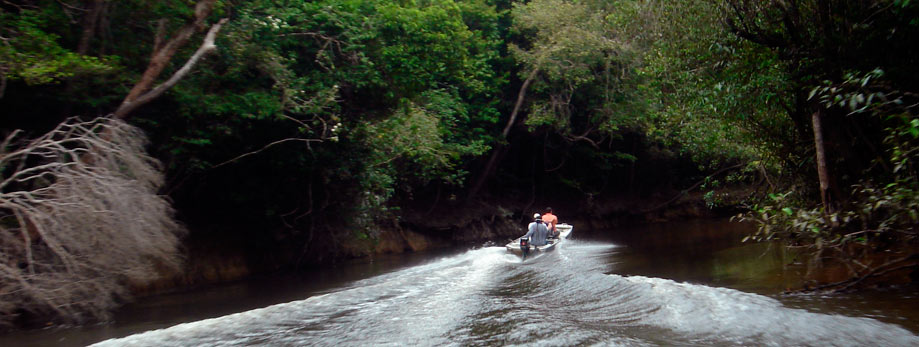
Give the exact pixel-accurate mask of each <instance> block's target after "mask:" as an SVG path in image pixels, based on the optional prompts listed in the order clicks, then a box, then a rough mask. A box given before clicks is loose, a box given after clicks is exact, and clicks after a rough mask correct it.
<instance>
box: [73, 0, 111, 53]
mask: <svg viewBox="0 0 919 347" xmlns="http://www.w3.org/2000/svg"><path fill="white" fill-rule="evenodd" d="M105 1H106V0H92V5H91V7H90V9H89V13H88V14H86V17H84V18H83V33H82V34H81V35H80V43H79V44H78V45H77V53H79V54H80V55H86V53H88V52H89V45H90V43H91V42H92V39H93V36H95V35H96V27H98V25H97V23H98V22H99V15H100V14H102V10H103V9H104V8H105Z"/></svg>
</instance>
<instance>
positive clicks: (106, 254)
mask: <svg viewBox="0 0 919 347" xmlns="http://www.w3.org/2000/svg"><path fill="white" fill-rule="evenodd" d="M16 136H17V133H14V134H13V135H11V136H10V137H8V138H7V139H6V141H5V142H4V143H3V149H7V148H8V147H9V145H10V144H11V143H13V142H15V141H16ZM145 144H146V137H145V136H144V134H143V132H142V131H141V130H139V129H138V128H136V127H133V126H131V125H128V124H127V123H124V122H122V121H119V120H115V119H111V118H98V119H96V120H93V121H89V122H83V121H79V120H78V119H76V118H72V119H69V120H68V121H66V122H64V123H62V124H61V125H59V126H58V127H57V128H56V129H54V130H53V131H51V132H49V133H47V134H45V135H44V136H42V137H39V138H37V139H35V140H32V141H30V142H28V143H25V144H24V145H21V147H20V148H18V149H16V150H13V151H9V152H2V153H0V168H2V170H3V171H2V181H0V325H11V324H14V323H17V322H16V321H17V320H23V319H25V320H31V319H34V318H36V317H46V318H48V319H50V320H54V321H57V322H58V323H81V322H86V321H89V320H98V319H106V318H108V317H109V312H110V310H111V309H112V308H114V307H116V305H117V304H118V301H119V299H123V298H124V297H125V295H126V294H127V293H126V288H127V286H126V285H127V284H130V283H144V282H147V281H150V280H152V279H155V278H156V277H158V275H159V271H158V269H169V268H177V267H178V266H179V265H180V263H181V257H180V255H179V252H178V247H179V236H180V235H182V233H183V229H182V227H181V226H180V225H179V224H178V223H177V222H175V220H174V219H173V210H172V207H171V206H170V204H169V202H168V201H166V200H165V198H164V197H162V196H160V195H157V193H156V192H157V190H158V189H159V187H160V186H161V185H162V183H163V177H162V174H161V173H160V170H159V163H158V162H157V161H156V160H155V159H153V158H151V157H149V156H147V155H146V154H145V150H144V145H145ZM18 323H19V324H22V323H25V322H18Z"/></svg>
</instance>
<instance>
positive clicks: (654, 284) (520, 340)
mask: <svg viewBox="0 0 919 347" xmlns="http://www.w3.org/2000/svg"><path fill="white" fill-rule="evenodd" d="M616 252H617V248H616V247H615V246H613V245H609V244H598V243H579V242H576V241H569V242H567V243H566V244H563V245H562V246H561V247H559V249H558V250H557V251H556V252H553V253H550V254H547V255H546V256H543V257H539V258H537V259H533V260H532V261H531V260H527V262H524V263H521V261H520V260H519V259H518V258H516V257H514V256H511V255H508V254H507V253H506V252H505V250H504V249H503V248H502V247H488V248H482V249H477V250H471V251H468V252H466V253H463V254H460V255H457V256H451V257H445V258H442V259H439V260H437V261H433V262H430V263H428V264H425V265H420V266H415V267H412V268H408V269H404V270H401V271H396V272H392V273H388V274H384V275H381V276H376V277H373V278H369V279H366V280H361V281H357V282H354V283H353V284H351V285H349V286H347V287H344V288H340V289H339V290H337V291H333V292H330V293H327V294H324V295H319V296H314V297H311V298H308V299H305V300H301V301H295V302H289V303H284V304H279V305H274V306H269V307H265V308H261V309H257V310H252V311H247V312H242V313H237V314H233V315H228V316H224V317H219V318H214V319H208V320H203V321H198V322H192V323H186V324H180V325H176V326H173V327H170V328H167V329H161V330H155V331H148V332H145V333H141V334H137V335H132V336H128V337H125V338H121V339H113V340H108V341H103V342H101V343H99V344H98V345H99V346H169V345H174V346H189V345H195V346H225V345H226V346H235V345H269V344H270V345H328V346H331V345H366V344H374V345H406V344H410V345H451V344H462V345H466V344H477V345H483V344H484V345H494V344H500V345H533V344H536V345H574V344H588V345H589V344H599V345H661V344H666V345H673V344H683V345H685V344H705V345H738V344H746V345H751V344H752V345H775V346H781V345H877V344H881V345H887V346H910V345H919V337H917V336H916V335H914V334H913V333H911V332H909V331H907V330H905V329H902V328H900V327H898V326H895V325H891V324H886V323H881V322H879V321H876V320H873V319H869V318H856V317H846V316H840V315H826V314H819V313H813V312H809V311H805V310H801V309H792V308H787V307H784V306H783V305H782V304H781V303H780V302H778V301H777V300H775V299H772V298H769V297H766V296H761V295H756V294H750V293H744V292H740V291H737V290H732V289H725V288H714V287H708V286H704V285H696V284H688V283H678V282H674V281H671V280H666V279H660V278H649V277H641V276H630V277H624V276H620V275H616V274H608V273H609V272H610V271H612V272H615V269H614V264H615V261H613V262H611V261H610V257H611V256H613V258H615V254H616Z"/></svg>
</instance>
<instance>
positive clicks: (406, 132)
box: [0, 0, 919, 315]
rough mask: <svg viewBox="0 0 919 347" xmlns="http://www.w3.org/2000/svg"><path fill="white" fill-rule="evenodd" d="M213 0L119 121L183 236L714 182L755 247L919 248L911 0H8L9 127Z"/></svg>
mask: <svg viewBox="0 0 919 347" xmlns="http://www.w3.org/2000/svg"><path fill="white" fill-rule="evenodd" d="M202 4H206V5H207V6H209V7H208V9H209V12H208V13H209V15H208V16H206V17H205V18H203V23H197V24H196V25H192V26H190V27H191V28H196V31H195V34H194V36H192V37H191V39H190V40H188V42H186V43H185V44H184V45H182V46H181V47H179V48H178V50H177V52H176V54H175V56H174V57H172V59H171V60H168V62H167V64H166V65H165V73H166V74H172V73H173V72H174V71H177V70H179V68H180V67H182V65H183V64H184V63H185V61H186V59H188V58H189V57H190V56H192V54H193V53H194V52H195V51H196V49H198V46H199V44H200V42H201V40H202V39H203V37H204V33H205V32H206V31H207V28H208V27H211V26H212V25H214V24H215V23H218V20H220V19H222V18H226V19H228V21H227V22H226V24H225V25H224V27H223V28H222V30H221V31H220V32H219V33H218V34H217V36H216V42H215V44H216V46H217V49H216V51H214V52H212V53H211V54H209V55H207V56H205V57H204V58H203V59H202V60H200V61H198V62H197V64H196V65H194V66H193V68H192V70H191V72H190V73H189V74H187V75H185V76H184V78H182V79H181V80H180V81H179V82H178V83H177V84H175V85H174V86H173V87H172V88H170V89H168V90H167V91H166V92H165V93H164V94H162V95H161V96H160V97H158V98H156V99H155V100H153V101H152V102H150V103H148V104H146V105H143V106H141V107H139V108H137V109H136V110H135V111H133V112H131V113H130V114H129V115H127V116H126V117H125V118H124V119H125V120H126V121H127V122H129V123H131V124H133V125H136V126H138V127H140V128H141V129H143V131H144V132H145V133H146V136H147V137H149V140H150V145H148V146H147V151H148V152H149V155H150V156H152V157H154V158H156V159H158V160H159V161H160V162H161V163H162V164H163V167H162V171H163V173H164V174H165V181H164V182H163V184H162V186H161V188H160V191H159V193H160V194H162V195H165V196H167V197H168V199H169V200H170V201H171V202H172V204H173V207H174V208H175V210H176V216H177V218H178V219H179V220H180V221H181V222H183V223H184V224H185V225H187V226H188V229H189V230H190V234H189V236H188V241H186V242H187V243H194V242H196V240H198V241H197V242H210V241H213V240H221V241H222V242H225V243H227V244H232V245H234V247H242V248H248V249H250V250H254V251H253V254H257V256H258V257H261V258H265V259H269V260H268V261H271V259H274V261H288V260H291V259H302V257H303V256H302V255H303V254H313V255H315V254H329V253H330V252H332V251H330V250H329V248H330V247H331V248H334V247H335V245H337V244H341V243H343V242H350V241H351V240H355V239H357V240H360V239H366V240H373V239H374V237H376V234H375V233H376V232H377V231H378V230H379V229H380V227H381V225H387V226H393V225H397V224H398V223H399V220H400V218H401V217H402V216H403V215H404V214H405V213H409V212H411V210H412V209H417V208H418V206H424V208H425V209H427V208H430V209H433V208H435V207H436V206H438V205H440V206H447V207H450V206H461V205H463V204H468V203H470V202H475V201H480V200H484V201H487V200H488V199H489V198H492V197H500V196H507V195H511V196H519V197H520V198H519V199H520V200H527V199H529V200H531V201H532V200H540V201H544V197H546V196H550V195H553V194H561V193H563V192H564V194H566V195H565V196H566V197H567V198H571V199H574V200H576V201H582V202H590V201H595V199H604V198H605V199H611V197H622V196H626V197H629V198H630V199H635V200H638V199H640V198H647V197H649V196H652V195H653V193H660V192H665V193H667V194H672V193H674V192H677V191H680V190H684V189H687V188H689V187H691V186H692V187H697V186H698V185H693V183H695V182H697V181H700V180H702V182H704V183H703V184H702V185H701V186H702V189H703V190H704V191H705V192H706V194H705V199H706V201H707V202H708V203H709V205H710V206H717V205H719V204H723V203H724V201H722V198H723V196H722V195H721V193H720V192H719V191H718V190H717V188H719V187H723V186H726V185H744V186H748V187H753V188H755V193H754V194H753V195H751V196H750V197H749V198H748V199H747V200H746V203H747V204H748V205H747V207H748V208H749V209H750V210H751V211H752V212H750V213H748V214H746V215H744V217H743V218H744V219H747V220H754V221H757V222H759V223H760V225H761V227H760V231H759V232H758V233H757V234H755V235H751V238H752V239H755V240H773V239H783V240H787V241H788V242H789V243H791V244H793V245H796V246H804V247H811V248H813V249H814V250H815V251H817V252H820V253H821V254H827V255H830V254H832V255H834V256H838V257H842V258H845V259H862V258H859V255H864V253H865V252H868V251H877V250H895V251H896V252H895V254H897V257H894V258H889V259H884V260H883V261H881V262H880V263H875V264H872V263H865V261H864V260H863V259H862V260H861V261H854V264H856V265H853V268H852V272H853V273H852V275H853V277H855V278H863V277H865V276H869V275H871V274H874V273H880V272H884V271H889V270H892V269H894V268H897V267H900V266H915V264H916V262H917V257H916V254H917V253H916V252H915V241H916V233H917V228H916V225H919V182H917V178H916V177H917V167H916V163H917V158H919V151H917V149H916V148H917V141H919V117H917V114H919V108H917V103H919V94H917V93H919V78H917V76H919V61H917V59H919V52H917V50H919V44H917V43H919V42H917V40H916V38H917V37H919V2H916V1H909V0H855V1H852V0H847V1H844V0H794V1H787V0H781V1H780V0H769V1H759V0H708V1H703V0H696V1H693V0H675V1H670V0H618V1H609V0H583V1H574V0H532V1H510V0H401V1H384V0H317V1H305V0H252V1H243V0H218V1H213V0H211V1H208V0H201V1H191V0H156V1H148V0H124V1H108V0H55V1H51V0H5V1H2V2H0V41H2V42H0V110H2V111H0V112H2V116H0V122H2V123H0V129H2V132H3V135H4V137H5V138H6V135H9V134H13V133H14V130H16V129H21V130H22V131H23V132H24V133H25V136H26V137H30V138H36V137H39V136H41V135H42V134H45V133H46V132H48V131H50V130H52V129H54V128H55V127H57V126H58V125H59V124H60V123H62V122H64V121H65V120H66V119H69V118H70V117H72V116H78V117H80V118H82V119H86V120H89V119H92V118H95V117H97V116H102V115H106V114H110V113H112V112H114V111H115V110H116V109H117V108H118V107H119V104H121V103H122V101H123V99H124V98H125V95H128V93H129V92H130V90H131V87H132V86H134V85H135V84H136V83H137V82H138V81H139V80H141V79H142V76H141V75H142V73H144V71H145V69H148V64H149V63H150V61H151V58H152V55H154V54H155V53H156V52H159V51H160V49H162V47H163V45H164V44H163V42H165V41H166V40H170V39H171V38H173V37H175V36H176V34H175V33H177V32H180V31H181V29H182V28H183V27H189V25H190V24H189V23H192V22H193V21H194V20H195V18H196V17H195V16H196V13H197V12H196V6H203V5H202ZM165 79H166V77H161V78H160V80H165ZM22 137H23V135H22V134H19V135H17V137H15V138H13V140H8V141H6V142H4V143H3V148H0V156H6V155H7V153H11V152H13V151H14V148H16V146H20V145H23V144H24V143H25V142H24V141H23V140H22ZM4 160H5V159H4ZM17 160H18V159H17ZM11 163H12V162H11V161H3V162H2V164H3V166H2V170H3V176H2V177H0V178H2V179H4V180H7V178H9V177H14V175H13V172H14V170H16V167H17V166H16V165H11ZM17 163H19V162H17ZM21 163H22V165H40V164H41V160H38V159H23V160H22V161H21ZM19 168H20V169H21V167H19ZM52 180H53V179H52ZM30 184H38V185H41V184H42V183H40V182H39V183H35V182H32V183H30ZM0 188H2V189H3V191H2V193H3V194H5V195H4V199H6V196H7V195H6V194H11V193H14V192H16V191H19V190H22V189H25V188H27V187H24V185H23V184H6V183H4V184H3V186H2V187H0ZM537 196H539V197H540V199H537V198H536V197H537ZM668 197H669V196H668ZM664 200H666V199H664ZM0 209H4V210H3V215H2V216H0V218H2V224H3V225H9V226H18V227H21V228H22V229H23V230H25V229H28V228H27V227H26V226H23V224H24V223H23V222H22V219H21V218H20V219H17V216H18V215H16V214H15V213H13V212H11V211H12V210H9V209H8V208H6V207H0ZM167 213H168V212H167ZM596 217H598V218H599V217H605V216H596ZM4 230H6V229H4ZM4 232H6V231H4ZM25 234H29V232H25ZM12 239H16V238H12ZM17 242H18V241H17ZM25 242H29V241H25ZM11 247H12V246H11ZM10 254H12V253H9V252H7V254H5V255H4V257H6V258H9V259H3V261H2V262H0V263H2V264H4V265H3V266H4V270H3V271H11V272H12V271H18V270H16V267H17V265H16V264H22V263H21V262H20V260H17V259H12V255H10ZM306 261H318V259H307V260H306ZM10 264H12V265H10ZM20 267H23V266H20ZM7 268H8V269H7ZM2 290H3V289H2V287H0V295H3V292H2ZM0 310H7V308H4V307H2V305H0ZM9 310H15V308H11V309H9ZM8 312H14V311H8ZM11 314H13V313H11ZM97 315H102V314H97Z"/></svg>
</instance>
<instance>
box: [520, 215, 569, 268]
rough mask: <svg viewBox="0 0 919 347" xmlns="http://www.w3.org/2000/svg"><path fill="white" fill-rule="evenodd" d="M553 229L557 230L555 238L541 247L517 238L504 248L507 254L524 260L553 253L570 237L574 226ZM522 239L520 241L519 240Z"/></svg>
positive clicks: (564, 225) (565, 224)
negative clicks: (512, 254) (509, 253)
mask: <svg viewBox="0 0 919 347" xmlns="http://www.w3.org/2000/svg"><path fill="white" fill-rule="evenodd" d="M555 229H556V230H558V237H557V238H550V239H549V240H548V243H546V244H545V245H543V246H533V245H531V244H529V240H528V239H524V238H523V237H522V236H521V237H518V238H517V239H516V240H514V241H511V242H510V243H508V244H507V245H506V246H504V247H505V248H507V251H508V252H511V253H514V254H516V255H517V256H520V257H522V258H523V259H524V260H525V259H526V258H527V257H533V256H536V255H539V254H543V253H546V252H551V251H554V250H555V248H556V246H558V245H559V244H560V243H562V241H565V239H567V238H568V235H571V230H572V229H574V226H573V225H571V224H567V223H562V224H557V225H556V226H555ZM521 239H522V240H521Z"/></svg>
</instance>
